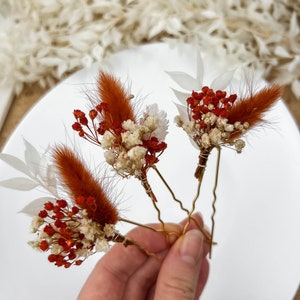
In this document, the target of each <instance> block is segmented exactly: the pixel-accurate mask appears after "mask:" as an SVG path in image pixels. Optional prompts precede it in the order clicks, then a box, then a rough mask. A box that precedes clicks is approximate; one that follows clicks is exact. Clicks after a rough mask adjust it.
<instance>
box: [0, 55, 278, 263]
mask: <svg viewBox="0 0 300 300" xmlns="http://www.w3.org/2000/svg"><path fill="white" fill-rule="evenodd" d="M169 75H170V76H171V77H172V78H173V79H174V81H176V82H177V83H178V84H179V85H180V86H181V87H182V88H184V89H186V90H188V91H189V92H188V93H182V92H179V91H176V90H174V92H175V95H176V96H177V98H178V99H179V101H180V102H181V104H177V107H178V110H179V113H180V115H179V116H177V117H176V119H175V121H176V123H177V125H178V126H179V127H181V128H182V129H183V130H184V131H185V132H186V133H187V134H188V136H189V138H190V139H191V140H192V143H193V144H194V145H195V146H196V147H197V149H198V150H199V159H198V163H197V164H196V166H195V169H196V171H195V177H196V181H197V188H196V193H195V196H194V197H193V199H192V200H191V208H187V207H185V206H184V205H183V201H181V200H180V199H178V198H177V197H176V195H175V193H174V192H173V190H172V188H171V187H170V186H169V184H168V183H167V180H166V179H165V178H164V177H163V176H162V174H161V172H160V171H159V169H158V167H157V163H158V162H159V159H160V156H161V155H162V154H163V153H164V151H165V150H166V148H167V144H166V142H165V141H164V140H165V137H166V134H167V129H168V121H167V119H166V113H165V112H163V111H160V110H159V109H158V106H157V105H156V104H154V105H150V106H148V107H146V108H145V109H144V112H143V114H141V115H139V114H138V113H137V112H135V109H134V105H133V100H132V96H131V94H130V93H129V92H127V91H126V89H125V88H124V86H123V85H122V83H121V82H120V81H119V80H117V79H116V78H115V77H114V76H112V75H110V74H108V73H106V72H100V74H99V80H98V94H99V99H96V100H93V101H92V108H91V109H90V110H89V112H88V113H85V112H83V111H81V110H78V109H75V110H74V112H73V114H74V118H75V122H74V124H73V125H72V128H73V130H74V131H76V132H77V133H78V135H79V136H80V137H81V138H83V139H85V140H87V141H89V142H91V143H92V144H94V145H96V146H99V147H101V148H102V149H103V150H104V158H105V161H106V162H107V163H108V165H109V166H110V167H111V168H112V169H113V170H114V171H115V173H116V174H118V175H119V176H121V177H122V178H131V177H134V178H136V179H137V180H139V181H140V183H141V185H142V187H143V188H144V190H145V192H146V194H147V195H148V196H149V197H150V200H151V203H152V204H153V207H154V209H155V210H156V212H157V218H158V220H159V222H160V223H161V225H162V226H161V230H160V232H162V233H163V234H164V235H165V237H166V243H168V237H169V235H170V234H173V233H172V232H167V231H166V229H165V226H164V221H163V219H162V217H161V211H160V209H159V206H158V205H157V203H158V202H159V201H161V200H159V197H158V196H157V195H155V194H154V192H153V190H152V187H151V184H150V183H149V180H148V172H149V170H153V171H154V172H155V174H157V176H158V178H159V179H160V180H161V181H162V183H163V184H164V185H165V187H166V189H167V190H168V191H169V193H170V195H171V196H172V199H173V200H174V201H175V202H176V203H178V204H179V208H180V209H181V210H183V211H184V212H186V214H187V217H188V223H189V222H195V223H196V225H197V226H198V228H199V230H201V231H202V232H203V234H204V235H205V237H206V242H208V243H209V244H210V245H211V246H212V245H213V243H214V240H213V232H214V214H215V211H216V210H215V202H216V199H217V196H216V187H217V181H218V169H219V161H220V151H221V147H222V146H229V147H232V148H234V149H235V150H236V151H237V152H238V153H240V152H241V151H242V149H243V148H244V146H245V142H244V141H243V140H242V136H243V135H244V133H245V132H247V131H248V130H250V129H251V128H253V127H254V126H256V125H258V124H260V123H261V122H263V115H264V113H265V112H266V111H267V110H268V109H269V108H270V107H272V105H273V104H274V103H275V102H276V101H277V99H278V98H279V97H280V95H281V92H282V91H281V87H279V86H276V85H274V86H270V87H266V88H264V89H262V90H261V91H259V92H258V93H255V94H251V95H249V96H248V97H245V98H240V97H238V96H237V95H236V94H230V95H228V94H227V92H226V91H224V90H223V89H224V88H225V87H226V85H227V84H228V83H229V82H230V80H231V77H232V73H231V72H228V73H226V74H224V75H223V76H222V77H219V78H218V79H217V80H215V81H214V82H213V83H212V85H211V87H208V86H202V78H203V66H202V61H201V58H200V55H199V54H198V60H197V77H196V78H192V77H191V76H189V75H188V74H185V73H180V72H169ZM220 79H222V85H220V86H219V87H218V86H217V85H218V83H219V82H220ZM25 146H26V151H25V162H23V161H21V160H20V159H18V158H16V157H14V156H11V155H9V154H1V156H0V158H1V159H2V160H3V161H5V162H6V163H8V164H10V165H11V166H12V167H14V168H16V169H17V170H19V171H21V172H22V173H24V174H25V175H26V176H27V177H26V178H16V179H10V180H6V181H3V182H1V183H0V184H1V185H2V186H6V187H11V188H16V189H21V190H30V189H33V188H35V187H37V186H41V187H43V188H44V189H46V190H47V191H48V192H49V193H50V195H51V197H44V198H39V199H37V200H35V201H33V202H32V203H31V204H29V205H27V206H26V207H25V208H24V210H23V212H25V213H29V214H31V215H35V216H34V218H33V222H32V231H33V232H35V233H36V234H37V238H36V240H34V241H33V242H31V243H30V244H31V245H32V246H33V247H34V248H37V249H40V250H42V251H49V252H50V254H49V256H48V260H49V261H50V262H53V263H54V264H55V265H57V266H64V267H70V266H71V265H80V264H81V263H82V262H83V261H84V260H85V259H86V258H87V257H88V256H90V255H91V254H93V253H95V252H99V251H107V250H108V249H109V243H110V242H119V243H123V244H124V246H128V245H135V246H137V247H139V248H140V249H141V250H142V251H144V252H145V253H146V254H148V255H151V253H149V252H148V250H147V249H145V248H144V247H143V246H142V245H139V244H137V243H136V242H135V241H132V240H129V239H127V238H126V236H124V235H122V234H121V233H119V232H118V230H117V229H116V224H117V223H118V222H128V223H131V224H135V225H138V226H143V227H145V228H147V229H149V230H155V231H157V230H156V229H154V228H152V227H150V226H147V225H143V224H140V223H137V222H135V221H134V220H128V219H125V218H122V217H121V216H120V214H119V212H118V209H117V206H116V205H115V203H114V201H112V197H110V195H109V193H108V192H107V189H106V188H105V184H104V182H103V181H102V180H101V179H97V178H96V177H95V175H94V174H93V173H92V172H91V171H89V169H88V168H87V166H86V165H85V163H84V161H83V159H82V158H81V157H79V155H77V154H75V153H74V151H72V150H71V149H70V148H68V147H66V146H55V147H53V149H51V151H50V154H51V157H52V162H51V163H48V162H47V160H46V157H47V155H49V153H48V152H49V151H46V153H44V154H42V155H40V154H39V153H38V152H37V150H36V149H35V148H34V147H33V146H32V145H31V144H30V143H28V142H27V141H25ZM213 149H216V150H217V153H218V156H217V168H216V175H215V186H214V189H213V195H214V199H213V203H212V207H213V213H212V216H211V220H212V229H211V230H212V231H211V234H208V233H207V232H206V231H205V230H204V229H203V228H202V226H200V225H199V224H198V223H197V221H196V220H195V219H194V218H193V216H192V214H193V212H194V211H195V207H196V202H197V200H198V198H199V195H200V189H201V183H202V179H203V176H204V173H205V168H206V164H207V160H208V157H209V155H210V153H211V152H212V151H213ZM185 203H186V201H185ZM188 223H187V224H188ZM185 230H186V228H185V229H184V230H183V233H182V234H184V232H185Z"/></svg>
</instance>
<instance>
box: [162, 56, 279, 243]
mask: <svg viewBox="0 0 300 300" xmlns="http://www.w3.org/2000/svg"><path fill="white" fill-rule="evenodd" d="M202 72H203V63H202V60H201V56H200V53H199V52H197V75H196V78H193V77H191V76H190V75H188V74H186V73H182V72H168V73H169V75H170V77H171V78H172V79H173V80H174V81H175V82H176V83H177V84H178V85H179V86H181V87H182V88H183V89H189V90H192V92H190V93H183V92H180V91H177V90H174V93H175V95H176V96H177V98H178V100H179V101H180V102H181V104H180V105H178V104H176V105H177V108H178V111H179V113H180V115H179V116H177V117H176V118H175V122H176V124H177V125H178V126H179V127H181V128H182V129H183V130H184V131H185V132H186V133H187V134H188V136H189V137H190V139H191V140H192V143H193V144H194V145H195V146H196V147H197V148H198V149H199V152H200V153H199V161H198V165H197V167H196V171H195V177H196V179H197V180H198V188H197V192H196V196H195V198H194V200H193V206H192V209H191V210H190V213H189V216H191V214H192V213H193V212H194V210H195V205H196V201H197V199H198V198H199V194H200V188H201V182H202V179H203V176H204V172H205V169H206V165H207V160H208V157H209V155H210V153H211V152H212V150H213V149H216V150H217V153H218V155H217V163H216V173H215V185H214V188H213V197H214V198H213V201H212V208H213V213H212V215H211V221H212V228H211V235H212V239H211V245H212V244H213V234H214V225H215V222H214V216H215V213H216V208H215V203H216V199H217V195H216V188H217V184H218V174H219V163H220V154H221V147H222V146H227V147H228V146H229V147H232V146H233V147H234V149H235V150H236V152H237V153H241V152H242V149H243V148H244V147H245V142H244V140H242V139H241V137H242V136H243V135H244V134H245V133H246V132H248V131H249V130H251V129H252V128H253V127H255V126H257V125H261V124H263V123H264V119H263V116H264V113H266V112H267V111H268V110H269V109H270V108H271V107H272V106H273V105H274V104H275V103H276V102H277V100H278V99H279V98H280V97H281V95H282V92H283V91H282V87H281V86H279V85H271V86H269V87H265V88H263V89H262V90H260V91H258V92H257V93H250V95H249V96H247V97H238V95H237V94H229V95H228V93H227V92H226V91H225V90H221V89H218V88H217V86H218V84H219V85H220V86H222V87H226V86H227V85H228V83H229V82H230V80H231V78H232V76H233V72H227V73H225V74H223V75H221V76H220V77H219V78H217V79H215V80H214V81H213V82H212V87H209V86H202V79H203V74H202ZM222 81H223V82H222Z"/></svg>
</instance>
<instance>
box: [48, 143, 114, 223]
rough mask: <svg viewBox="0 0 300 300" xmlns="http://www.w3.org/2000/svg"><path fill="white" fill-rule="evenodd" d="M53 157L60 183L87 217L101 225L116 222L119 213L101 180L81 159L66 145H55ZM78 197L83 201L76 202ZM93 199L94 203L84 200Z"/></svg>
mask: <svg viewBox="0 0 300 300" xmlns="http://www.w3.org/2000/svg"><path fill="white" fill-rule="evenodd" d="M53 158H54V162H55V165H56V167H57V169H58V172H59V175H60V178H61V180H62V184H63V185H64V186H65V187H66V188H67V190H68V191H67V192H68V194H69V195H70V197H71V199H72V200H73V201H75V202H76V203H77V204H79V205H80V206H81V208H83V209H86V210H87V212H88V216H89V218H91V219H92V220H93V221H94V222H97V223H99V224H101V225H103V226H104V225H105V224H116V223H117V221H118V219H119V215H118V211H117V209H116V207H115V205H114V204H113V203H112V202H111V200H110V199H109V197H108V195H107V193H106V191H105V189H104V188H103V186H102V185H101V182H100V181H99V180H97V179H96V178H95V177H94V176H93V174H92V173H91V172H90V171H89V170H88V168H87V167H86V166H85V164H84V163H83V161H82V160H81V159H80V158H79V156H78V155H77V154H75V153H74V152H73V151H72V150H71V149H69V148H67V147H66V146H56V147H55V148H54V151H53ZM78 197H81V199H83V201H81V202H80V203H79V202H78ZM86 199H94V200H93V201H94V203H92V205H91V203H89V202H86V201H84V200H86Z"/></svg>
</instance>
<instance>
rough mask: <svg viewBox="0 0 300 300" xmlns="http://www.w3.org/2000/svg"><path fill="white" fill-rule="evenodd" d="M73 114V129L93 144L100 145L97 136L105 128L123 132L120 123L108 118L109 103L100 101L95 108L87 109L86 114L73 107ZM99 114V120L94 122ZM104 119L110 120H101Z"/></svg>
mask: <svg viewBox="0 0 300 300" xmlns="http://www.w3.org/2000/svg"><path fill="white" fill-rule="evenodd" d="M73 115H74V117H75V119H76V122H75V123H73V125H72V128H73V130H75V131H77V132H78V134H79V136H80V137H83V138H85V139H87V140H89V141H90V142H92V143H94V144H98V145H101V142H100V141H99V138H98V136H99V135H103V134H104V133H105V131H106V130H108V129H110V130H113V131H114V132H116V133H119V134H120V133H121V132H123V129H122V127H121V124H114V123H113V122H112V121H113V120H112V118H109V117H108V116H110V112H109V105H108V104H107V103H105V102H100V103H99V104H98V105H96V106H95V108H93V109H91V110H90V111H89V114H88V117H87V115H86V114H85V113H84V112H83V111H81V110H79V109H75V110H74V111H73ZM98 116H100V117H101V118H100V120H102V121H100V122H96V118H97V117H98ZM104 119H109V121H110V122H105V121H103V120H104Z"/></svg>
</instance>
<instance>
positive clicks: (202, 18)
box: [0, 0, 300, 98]
mask: <svg viewBox="0 0 300 300" xmlns="http://www.w3.org/2000/svg"><path fill="white" fill-rule="evenodd" d="M299 15H300V6H299V3H298V1H294V0H277V1H270V0H253V1H251V2H249V1H242V0H230V1H226V2H224V1H223V0H213V1H197V0H188V1H165V0H157V1H146V2H145V1H143V0H115V1H110V0H93V1H89V0H81V1H72V0H43V1H39V0H30V1H29V0H28V1H19V0H4V1H1V3H0V28H1V29H0V36H1V41H2V44H1V47H0V65H1V68H0V84H1V83H2V84H7V82H9V83H14V84H15V90H16V92H20V91H21V90H22V88H23V85H24V84H25V83H33V82H38V83H39V84H40V85H42V86H45V85H47V84H48V85H49V84H50V85H52V84H53V83H54V81H56V80H61V79H62V78H64V76H65V75H67V74H69V73H70V72H74V71H75V70H78V69H81V68H83V67H87V66H89V65H90V64H91V63H92V62H93V61H100V60H101V59H102V58H103V57H106V56H107V54H109V53H115V52H117V51H120V50H121V49H123V48H128V47H130V46H133V45H139V44H142V43H145V42H147V43H149V42H155V41H166V40H172V41H174V40H176V41H184V42H187V43H193V42H195V41H197V43H198V44H199V46H200V47H201V48H202V49H204V50H205V49H209V51H215V52H216V54H217V55H221V56H226V57H227V59H228V60H231V64H234V63H235V64H241V63H243V64H245V65H251V66H253V67H254V68H255V69H256V70H260V71H261V72H262V73H263V77H265V78H268V76H270V74H271V75H272V76H273V77H275V78H276V79H278V82H281V84H282V85H290V86H291V89H292V91H293V93H294V94H295V95H296V96H297V97H298V98H299V96H300V94H299V91H300V88H299V86H300V83H299V76H300V73H299V70H300V67H299V66H300V38H299V37H300V35H299V30H300V29H299Z"/></svg>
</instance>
